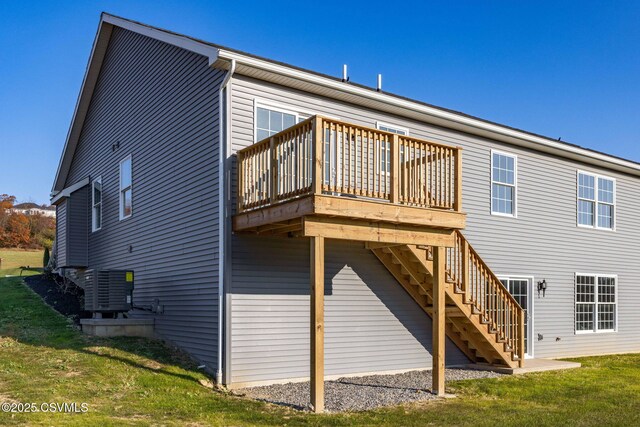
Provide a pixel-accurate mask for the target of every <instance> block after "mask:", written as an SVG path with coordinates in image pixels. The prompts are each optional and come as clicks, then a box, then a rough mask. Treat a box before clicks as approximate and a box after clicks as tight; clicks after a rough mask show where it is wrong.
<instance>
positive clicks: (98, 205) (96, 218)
mask: <svg viewBox="0 0 640 427" xmlns="http://www.w3.org/2000/svg"><path fill="white" fill-rule="evenodd" d="M101 228H102V177H97V178H96V179H94V180H93V182H92V183H91V231H98V230H100V229H101Z"/></svg>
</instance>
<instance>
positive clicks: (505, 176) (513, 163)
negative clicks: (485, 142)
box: [491, 150, 518, 216]
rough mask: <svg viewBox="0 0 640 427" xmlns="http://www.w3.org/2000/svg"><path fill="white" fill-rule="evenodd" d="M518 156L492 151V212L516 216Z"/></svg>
mask: <svg viewBox="0 0 640 427" xmlns="http://www.w3.org/2000/svg"><path fill="white" fill-rule="evenodd" d="M517 167H518V162H517V157H516V156H514V155H511V154H506V153H500V152H497V151H493V150H492V151H491V213H492V214H494V215H506V216H516V188H517V187H516V186H517V176H518V175H517Z"/></svg>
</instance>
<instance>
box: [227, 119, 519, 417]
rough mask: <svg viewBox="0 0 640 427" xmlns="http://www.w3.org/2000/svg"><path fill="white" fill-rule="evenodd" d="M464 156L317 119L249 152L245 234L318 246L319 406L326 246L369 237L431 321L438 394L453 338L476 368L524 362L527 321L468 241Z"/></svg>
mask: <svg viewBox="0 0 640 427" xmlns="http://www.w3.org/2000/svg"><path fill="white" fill-rule="evenodd" d="M461 156H462V150H461V149H460V148H459V147H450V146H446V145H443V144H439V143H435V142H432V141H426V140H422V139H417V138H412V137H408V136H406V135H398V134H394V133H389V132H383V131H380V130H377V129H372V128H367V127H363V126H358V125H354V124H351V123H344V122H340V121H336V120H333V119H328V118H325V117H320V116H314V117H311V118H309V119H307V120H305V121H303V122H300V123H298V124H296V125H294V126H292V127H290V128H288V129H286V130H284V131H282V132H280V133H278V134H275V135H273V136H271V137H270V138H268V139H265V140H263V141H260V142H258V143H256V144H254V145H252V146H250V147H247V148H245V149H243V150H241V151H239V152H238V193H237V202H238V203H237V207H236V214H235V215H234V217H233V231H234V232H235V233H251V234H254V235H259V236H263V235H265V236H282V237H289V238H296V237H297V238H308V239H309V242H310V246H309V255H310V316H311V318H310V378H311V402H312V405H313V407H314V410H315V411H316V412H321V411H322V410H323V408H324V381H323V378H324V294H323V289H324V285H323V283H324V259H325V257H324V248H325V239H343V240H354V241H361V242H365V243H366V245H367V247H368V248H369V249H371V250H372V251H373V253H374V254H375V255H376V256H377V257H378V259H379V260H380V262H381V263H382V264H383V265H385V266H386V268H387V269H388V270H389V272H390V273H391V274H392V275H393V276H394V277H395V278H396V280H397V281H398V283H399V284H400V285H401V287H402V288H404V290H405V291H406V292H407V293H408V294H409V295H410V296H411V297H412V298H413V299H414V300H415V301H416V302H417V303H418V304H419V305H420V307H421V308H422V309H423V310H424V311H425V312H426V313H427V314H428V315H429V316H430V317H431V318H432V320H433V321H432V325H433V352H432V356H433V369H434V374H433V384H432V392H433V393H436V394H438V395H443V394H444V392H445V389H444V361H445V354H444V353H445V337H446V336H448V337H449V338H450V339H452V340H453V342H454V343H455V344H456V345H457V346H458V347H459V348H461V350H462V351H463V352H464V353H465V354H466V355H467V356H468V357H469V359H470V360H472V361H474V362H486V363H489V364H498V365H501V366H504V367H508V368H515V367H522V366H523V363H524V317H523V311H522V309H521V307H520V306H519V305H518V304H517V302H515V300H514V299H513V298H512V297H511V295H510V294H509V293H508V291H507V290H506V289H505V288H504V286H503V285H502V283H501V282H500V281H499V280H498V279H497V278H496V277H495V275H494V274H493V273H492V272H491V270H490V269H489V267H488V266H487V265H486V264H485V263H484V262H483V261H482V259H481V258H480V257H479V255H478V254H477V253H476V252H475V251H474V250H473V248H472V247H471V246H470V245H469V243H468V242H467V241H466V239H464V236H462V234H461V233H460V230H461V229H463V228H464V227H465V224H466V215H465V213H464V212H463V211H462V157H461Z"/></svg>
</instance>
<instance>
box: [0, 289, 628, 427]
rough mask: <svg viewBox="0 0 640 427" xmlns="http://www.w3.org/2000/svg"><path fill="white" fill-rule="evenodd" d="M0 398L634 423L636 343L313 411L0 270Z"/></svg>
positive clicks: (255, 414) (416, 419)
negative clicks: (417, 399) (230, 391)
mask: <svg viewBox="0 0 640 427" xmlns="http://www.w3.org/2000/svg"><path fill="white" fill-rule="evenodd" d="M0 295H2V298H0V401H16V402H34V403H38V404H40V403H41V402H76V403H78V404H80V403H83V402H84V403H87V404H88V412H86V413H81V414H61V413H35V414H33V413H32V414H7V413H1V412H0V425H61V424H62V425H78V426H80V425H82V426H84V425H101V426H102V425H104V426H108V425H176V426H178V425H179V426H183V425H189V426H200V425H284V424H287V425H420V426H423V425H444V424H446V425H473V426H494V425H500V426H508V425H513V426H528V425H531V426H533V425H535V426H540V425H548V426H556V425H581V426H589V425H593V426H596V425H597V426H601V425H625V426H628V425H639V424H640V355H624V356H609V357H597V358H596V357H593V358H583V359H578V360H579V361H580V362H582V363H583V365H584V368H582V369H577V370H571V371H565V372H546V373H539V374H530V375H527V376H523V377H503V378H500V379H492V380H474V381H466V382H458V383H454V384H452V385H451V387H450V390H449V391H451V392H454V393H456V394H457V395H458V398H457V399H450V400H446V401H437V402H427V403H419V404H412V405H407V406H403V407H396V408H391V409H380V410H376V411H369V412H364V413H352V414H337V415H325V414H323V415H314V414H308V413H301V412H296V411H294V410H290V409H286V408H282V407H276V406H274V405H268V404H264V403H259V402H253V401H249V400H245V399H242V398H238V397H233V396H230V395H227V394H224V393H220V392H215V391H213V390H212V389H211V382H210V379H209V378H207V377H206V376H205V375H203V374H202V373H200V372H199V371H198V370H197V369H196V368H195V366H194V365H193V364H192V363H190V362H189V361H187V360H186V359H185V358H184V357H182V356H181V355H180V354H178V353H176V352H172V351H171V350H169V349H168V348H166V347H164V346H163V345H161V344H159V343H157V342H153V341H147V340H144V339H135V338H118V339H96V338H89V337H85V336H83V335H81V334H80V333H79V332H77V331H76V330H75V329H74V328H73V327H72V326H71V325H70V324H69V323H68V322H67V320H66V319H65V318H64V317H62V316H60V315H58V314H56V313H55V312H54V311H52V310H51V309H49V308H48V307H47V306H45V305H44V304H43V303H42V301H41V300H40V299H39V297H38V296H36V295H35V294H33V293H32V292H31V291H30V290H29V289H28V288H26V287H25V286H24V284H23V283H22V282H21V279H20V278H19V277H12V278H0Z"/></svg>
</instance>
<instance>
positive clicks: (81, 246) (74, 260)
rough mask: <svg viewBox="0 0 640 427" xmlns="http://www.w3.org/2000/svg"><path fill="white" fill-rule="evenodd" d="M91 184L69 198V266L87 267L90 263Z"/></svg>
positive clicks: (67, 230) (67, 239)
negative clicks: (88, 252)
mask: <svg viewBox="0 0 640 427" xmlns="http://www.w3.org/2000/svg"><path fill="white" fill-rule="evenodd" d="M89 203H90V202H89V186H88V185H85V186H84V187H82V188H80V189H78V190H76V191H74V192H73V193H71V196H70V197H69V199H68V200H67V207H68V209H67V215H66V220H67V228H66V232H67V238H66V241H67V264H66V265H67V266H70V267H86V266H87V265H88V262H89V260H88V255H87V247H88V239H89V222H88V218H89Z"/></svg>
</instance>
